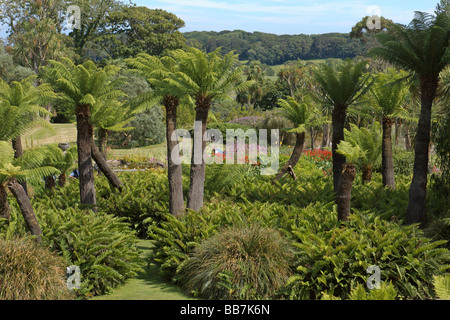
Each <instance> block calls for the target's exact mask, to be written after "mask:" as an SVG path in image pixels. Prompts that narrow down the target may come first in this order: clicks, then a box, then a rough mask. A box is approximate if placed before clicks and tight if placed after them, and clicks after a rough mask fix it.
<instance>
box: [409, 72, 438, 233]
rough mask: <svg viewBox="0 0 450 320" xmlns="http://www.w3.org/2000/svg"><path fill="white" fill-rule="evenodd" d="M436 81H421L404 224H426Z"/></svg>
mask: <svg viewBox="0 0 450 320" xmlns="http://www.w3.org/2000/svg"><path fill="white" fill-rule="evenodd" d="M437 87H438V79H431V80H430V79H421V83H420V89H421V90H420V91H421V102H422V107H421V111H420V118H419V124H418V128H417V135H416V145H415V156H414V173H413V179H412V182H411V187H410V189H409V203H408V208H407V210H406V223H408V224H412V223H422V224H424V223H425V222H426V212H425V200H426V195H427V175H428V161H429V153H428V151H429V150H428V148H429V146H430V140H431V137H430V131H431V108H432V106H433V100H434V98H435V97H436V92H437Z"/></svg>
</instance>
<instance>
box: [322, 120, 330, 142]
mask: <svg viewBox="0 0 450 320" xmlns="http://www.w3.org/2000/svg"><path fill="white" fill-rule="evenodd" d="M329 145H330V124H329V123H325V124H324V125H323V137H322V145H321V147H322V148H327V147H328V146H329Z"/></svg>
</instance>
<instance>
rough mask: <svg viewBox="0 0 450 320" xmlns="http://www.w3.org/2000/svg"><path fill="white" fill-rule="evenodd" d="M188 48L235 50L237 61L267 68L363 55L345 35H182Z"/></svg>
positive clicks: (356, 43)
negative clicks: (287, 62)
mask: <svg viewBox="0 0 450 320" xmlns="http://www.w3.org/2000/svg"><path fill="white" fill-rule="evenodd" d="M183 35H184V37H185V38H186V40H187V43H188V44H189V45H194V46H195V45H197V46H199V47H201V48H202V49H204V50H206V51H207V52H211V51H214V50H216V49H217V48H219V47H221V48H223V50H224V51H226V52H228V51H231V50H235V51H236V53H237V54H239V59H240V60H259V61H261V62H262V63H265V64H268V65H276V64H283V63H285V62H286V61H289V60H298V59H302V60H312V59H328V58H341V59H345V58H354V57H356V56H362V55H364V54H365V53H366V48H365V45H364V44H363V43H362V42H361V41H359V40H356V39H351V38H350V36H349V35H348V34H342V33H329V34H321V35H305V34H299V35H275V34H269V33H263V32H253V33H251V32H245V31H242V30H234V31H221V32H215V31H194V32H186V33H184V34H183Z"/></svg>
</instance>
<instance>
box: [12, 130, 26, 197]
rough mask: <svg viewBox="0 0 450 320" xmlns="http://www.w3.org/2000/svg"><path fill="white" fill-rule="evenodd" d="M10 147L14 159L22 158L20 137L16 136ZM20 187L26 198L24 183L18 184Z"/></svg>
mask: <svg viewBox="0 0 450 320" xmlns="http://www.w3.org/2000/svg"><path fill="white" fill-rule="evenodd" d="M12 147H13V149H14V158H16V159H18V158H20V157H21V156H23V146H22V137H21V136H17V137H16V138H15V139H12ZM20 185H21V186H22V188H23V189H24V190H25V194H26V195H27V196H28V186H27V182H26V181H22V182H20Z"/></svg>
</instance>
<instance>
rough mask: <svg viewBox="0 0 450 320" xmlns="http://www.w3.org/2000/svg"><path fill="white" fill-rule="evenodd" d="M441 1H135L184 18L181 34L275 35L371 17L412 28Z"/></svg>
mask: <svg viewBox="0 0 450 320" xmlns="http://www.w3.org/2000/svg"><path fill="white" fill-rule="evenodd" d="M438 2H439V0H272V1H267V0H134V1H133V3H136V4H137V5H139V6H147V7H149V8H151V9H164V10H166V11H169V12H172V13H174V14H175V15H177V16H178V17H179V18H181V19H183V20H184V22H185V24H186V26H185V27H184V28H182V29H181V30H180V31H182V32H188V31H222V30H236V29H240V30H244V31H247V32H254V31H261V32H267V33H274V34H301V33H303V34H322V33H328V32H342V33H348V32H350V31H351V28H352V26H354V25H355V24H356V23H357V22H358V21H360V20H361V19H362V18H363V17H365V16H367V15H370V16H372V15H374V14H378V12H379V13H381V16H383V17H385V18H388V19H391V20H393V21H394V22H397V23H402V24H408V23H409V22H410V21H411V20H412V19H413V16H414V11H425V12H429V13H434V10H435V8H436V5H437V3H438Z"/></svg>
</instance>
